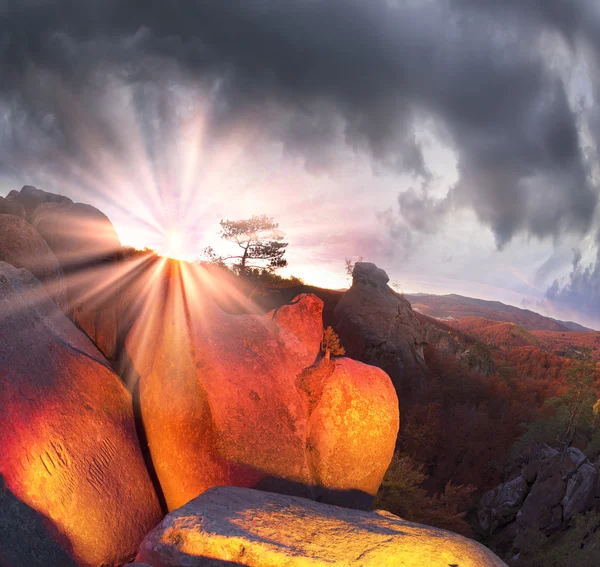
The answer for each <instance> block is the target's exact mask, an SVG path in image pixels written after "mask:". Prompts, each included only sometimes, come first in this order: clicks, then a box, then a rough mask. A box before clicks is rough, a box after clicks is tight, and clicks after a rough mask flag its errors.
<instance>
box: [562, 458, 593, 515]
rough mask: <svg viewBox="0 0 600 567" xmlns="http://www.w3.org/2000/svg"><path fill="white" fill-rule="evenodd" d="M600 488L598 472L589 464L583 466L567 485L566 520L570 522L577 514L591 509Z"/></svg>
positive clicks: (565, 499) (563, 505) (565, 500)
mask: <svg viewBox="0 0 600 567" xmlns="http://www.w3.org/2000/svg"><path fill="white" fill-rule="evenodd" d="M597 486H598V471H597V470H596V469H595V468H594V467H593V466H592V465H591V464H589V463H584V464H582V465H581V466H580V467H579V469H578V470H577V473H576V474H574V475H573V476H572V477H571V478H570V479H569V483H568V485H567V491H566V492H565V496H564V498H563V499H562V507H563V511H564V512H563V513H564V519H565V521H566V522H568V521H569V520H570V519H571V518H572V517H573V516H575V515H576V514H581V513H582V512H585V511H586V510H588V509H589V508H591V506H592V504H593V502H594V493H595V491H596V487H597Z"/></svg>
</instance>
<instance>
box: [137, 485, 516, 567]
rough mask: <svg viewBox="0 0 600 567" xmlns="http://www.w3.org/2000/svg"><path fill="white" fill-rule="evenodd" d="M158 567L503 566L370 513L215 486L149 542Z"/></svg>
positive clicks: (450, 536) (145, 556) (477, 549)
mask: <svg viewBox="0 0 600 567" xmlns="http://www.w3.org/2000/svg"><path fill="white" fill-rule="evenodd" d="M137 561H141V562H147V563H148V564H149V565H152V566H153V567H180V566H184V565H185V566H186V567H200V566H204V565H213V566H215V567H216V566H219V565H221V566H223V567H225V566H226V565H239V566H248V567H280V566H281V567H283V566H286V567H301V566H305V565H315V566H316V565H344V566H347V567H398V566H403V567H424V566H427V567H448V565H460V567H502V566H504V565H505V564H504V563H503V562H502V561H501V560H500V559H498V558H497V557H496V556H495V555H494V554H493V553H492V552H491V551H489V550H488V549H486V548H485V547H483V546H482V545H481V544H479V543H477V542H475V541H472V540H469V539H466V538H464V537H462V536H459V535H457V534H454V533H451V532H447V531H445V530H441V529H436V528H431V527H427V526H422V525H419V524H412V523H410V522H406V521H404V520H402V519H400V518H398V517H397V516H394V515H392V514H390V513H388V512H375V513H373V512H363V511H358V510H348V509H344V508H338V507H335V506H329V505H325V504H320V503H316V502H312V501H310V500H305V499H303V498H297V497H292V496H282V495H278V494H270V493H265V492H258V491H255V490H248V489H242V488H233V487H223V488H214V489H212V490H209V491H208V492H205V493H204V494H203V495H202V496H200V497H198V498H197V499H195V500H193V501H191V502H189V503H188V504H187V505H185V506H184V507H183V508H180V509H178V510H176V511H175V512H172V513H171V514H169V515H168V516H167V517H166V518H165V519H164V520H163V521H162V523H161V524H159V526H157V527H156V528H155V529H154V530H153V531H152V532H150V534H149V535H148V536H147V537H146V539H145V540H144V541H143V543H142V545H141V547H140V552H139V554H138V557H137Z"/></svg>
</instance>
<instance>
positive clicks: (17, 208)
mask: <svg viewBox="0 0 600 567" xmlns="http://www.w3.org/2000/svg"><path fill="white" fill-rule="evenodd" d="M0 215H14V216H16V217H21V218H22V219H24V218H25V216H26V214H25V209H24V208H23V205H21V203H19V201H17V200H15V199H5V198H4V197H0Z"/></svg>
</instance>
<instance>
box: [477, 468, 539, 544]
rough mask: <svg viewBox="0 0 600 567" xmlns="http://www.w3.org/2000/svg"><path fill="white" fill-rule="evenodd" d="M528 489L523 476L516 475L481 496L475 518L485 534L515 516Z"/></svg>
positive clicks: (489, 533)
mask: <svg viewBox="0 0 600 567" xmlns="http://www.w3.org/2000/svg"><path fill="white" fill-rule="evenodd" d="M528 490H529V488H528V486H527V481H526V480H525V478H524V477H522V476H518V477H517V478H514V479H512V480H509V481H508V482H505V483H503V484H501V485H499V486H497V487H496V488H494V489H493V490H490V491H489V492H486V493H485V494H484V495H483V496H482V497H481V500H480V501H479V507H478V510H477V519H478V521H479V525H480V526H481V528H482V530H483V532H484V534H485V535H491V534H493V533H494V532H495V531H496V530H497V529H498V528H500V527H502V526H505V525H506V524H508V523H509V522H512V521H513V520H514V519H515V518H516V516H517V512H518V511H519V508H520V507H521V505H522V504H523V501H524V500H525V496H527V492H528Z"/></svg>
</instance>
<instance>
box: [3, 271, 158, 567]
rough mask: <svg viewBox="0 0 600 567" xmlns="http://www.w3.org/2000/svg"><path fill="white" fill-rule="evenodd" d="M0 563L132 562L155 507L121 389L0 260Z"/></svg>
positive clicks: (21, 275)
mask: <svg viewBox="0 0 600 567" xmlns="http://www.w3.org/2000/svg"><path fill="white" fill-rule="evenodd" d="M0 313H2V316H1V317H0V344H1V345H2V348H0V408H2V409H1V411H0V430H1V431H2V442H1V443H0V477H2V479H3V480H2V482H3V486H2V490H0V564H1V565H10V566H11V567H25V566H27V567H59V566H60V567H62V566H68V565H75V564H77V565H80V566H86V567H100V566H103V567H106V566H116V565H122V564H123V563H125V562H127V561H129V560H131V559H132V558H133V556H134V555H135V552H136V549H137V547H138V546H139V543H140V541H141V540H142V539H143V537H144V535H145V534H146V533H147V532H148V530H150V529H151V528H152V527H153V526H154V525H156V523H157V522H158V521H159V520H160V517H161V512H160V507H159V504H158V499H157V497H156V494H155V491H154V488H153V486H152V483H151V481H150V477H149V474H148V472H147V470H146V467H145V464H144V461H143V458H142V454H141V450H140V447H139V444H138V440H137V435H136V430H135V425H134V420H133V410H132V403H131V401H132V400H131V396H130V394H129V393H128V392H127V390H126V389H125V387H124V386H123V385H122V383H121V381H120V380H119V378H118V377H117V376H116V375H115V374H114V373H113V372H112V370H111V369H110V367H109V364H108V362H107V361H106V360H105V359H104V358H103V357H102V355H101V354H100V352H99V351H98V350H97V349H96V348H95V347H94V345H93V344H92V343H91V342H90V340H89V339H88V338H87V337H85V336H84V335H83V334H82V333H81V332H80V331H79V330H78V329H77V328H76V327H75V326H74V325H73V323H72V322H71V321H69V319H68V318H67V317H66V316H65V315H64V314H63V313H62V311H60V310H59V309H58V307H57V306H56V304H55V303H54V302H53V301H51V300H50V298H49V297H48V295H47V294H46V293H45V291H44V289H43V287H42V286H41V285H40V284H39V282H38V281H37V280H36V279H35V278H34V277H33V276H32V275H31V273H29V272H27V271H26V270H19V269H16V268H14V267H13V266H10V265H8V264H6V263H3V262H2V263H0Z"/></svg>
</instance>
